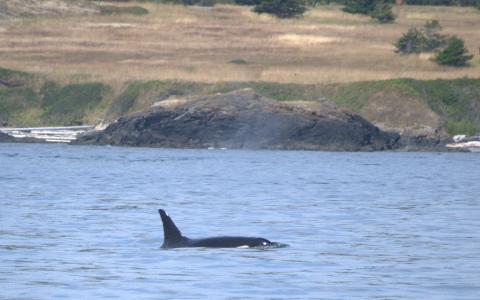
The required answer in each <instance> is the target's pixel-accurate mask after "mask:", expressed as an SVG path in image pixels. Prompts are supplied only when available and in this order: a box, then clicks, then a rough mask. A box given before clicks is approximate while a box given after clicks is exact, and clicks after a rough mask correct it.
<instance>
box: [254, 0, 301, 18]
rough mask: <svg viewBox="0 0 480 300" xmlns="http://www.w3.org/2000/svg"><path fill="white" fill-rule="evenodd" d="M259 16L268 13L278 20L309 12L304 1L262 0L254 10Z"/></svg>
mask: <svg viewBox="0 0 480 300" xmlns="http://www.w3.org/2000/svg"><path fill="white" fill-rule="evenodd" d="M253 11H254V12H256V13H259V14H263V13H267V14H271V15H274V16H276V17H278V18H293V17H297V16H301V15H303V14H304V13H305V11H307V8H306V6H305V2H304V1H303V0H262V1H261V2H260V3H259V4H258V5H256V6H255V7H254V8H253Z"/></svg>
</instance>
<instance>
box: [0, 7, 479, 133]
mask: <svg viewBox="0 0 480 300" xmlns="http://www.w3.org/2000/svg"><path fill="white" fill-rule="evenodd" d="M57 2H58V3H57ZM24 3H25V2H22V1H20V0H12V1H5V0H0V7H5V5H9V6H8V10H3V11H2V12H3V13H4V15H5V16H7V17H8V18H9V19H8V21H6V22H5V21H4V22H3V23H0V124H10V125H17V126H23V125H62V124H64V125H72V124H81V123H90V124H93V123H98V122H100V121H102V120H103V121H107V122H108V121H112V120H114V119H116V118H118V117H119V116H122V115H125V114H128V113H131V112H135V111H138V110H142V109H145V108H148V107H150V106H151V105H153V104H154V103H155V102H157V101H162V100H165V99H169V100H171V101H175V100H172V99H179V98H180V99H183V98H189V97H194V96H196V95H207V94H212V93H217V92H228V91H232V90H235V89H239V88H246V87H249V88H253V89H255V90H256V91H257V92H259V93H261V94H263V95H265V96H268V97H271V98H273V99H277V100H279V101H322V102H328V103H333V104H334V105H337V106H339V107H341V108H344V109H348V110H351V111H354V112H358V113H360V114H361V115H363V116H364V117H365V118H367V119H368V120H370V121H373V122H375V123H376V124H378V125H379V126H382V127H384V128H387V129H398V130H405V129H408V130H417V129H422V128H430V129H433V130H435V129H438V128H440V130H445V131H447V132H448V133H450V134H457V133H467V134H473V133H476V132H478V131H479V130H480V119H479V118H480V58H479V56H478V46H479V45H480V31H479V30H477V28H478V25H480V11H479V10H476V9H473V8H468V7H424V6H402V7H395V13H396V14H397V15H398V18H397V21H396V23H395V24H389V25H379V24H378V23H376V22H374V21H373V20H371V19H370V18H368V17H362V16H358V15H350V14H346V13H344V12H342V11H341V7H340V6H335V5H330V6H319V7H318V8H315V9H312V10H310V11H309V12H308V13H307V14H306V16H305V17H304V18H300V19H293V20H279V19H276V18H273V17H270V16H267V15H257V14H254V13H252V12H251V11H250V10H249V8H247V7H242V6H232V5H217V6H215V7H214V8H211V9H210V8H199V7H184V6H181V5H165V4H159V3H152V2H128V3H124V2H105V1H102V2H97V3H96V4H95V5H96V6H95V5H93V4H92V2H85V1H80V2H79V1H67V2H65V1H63V0H52V1H48V2H45V1H39V0H32V1H29V2H28V3H30V4H32V6H28V5H23V4H24ZM54 3H57V4H58V5H57V4H55V5H53V4H54ZM60 3H66V4H65V5H66V6H65V5H63V6H62V5H60ZM34 4H35V5H34ZM2 5H3V6H2ZM98 6H100V7H101V8H98ZM53 7H56V8H55V9H56V10H54V11H53V12H52V11H50V10H49V9H50V8H53ZM19 9H20V10H19ZM25 9H30V11H29V12H23V13H22V10H25ZM62 9H63V10H62ZM62 11H63V12H62ZM65 11H66V12H67V13H66V14H65V13H64V12H65ZM5 12H8V14H7V13H5ZM21 15H27V16H30V17H22V18H19V16H21ZM31 15H36V17H31ZM1 17H2V16H0V18H1ZM12 17H15V18H12ZM432 19H437V20H439V21H440V23H441V25H442V26H443V28H444V33H445V34H457V35H459V36H461V37H462V38H464V39H465V42H466V46H467V47H468V48H469V50H470V52H471V53H472V54H475V57H474V59H473V61H472V66H471V67H468V68H460V69H457V68H451V67H441V66H438V65H437V64H435V63H434V62H432V61H431V60H430V59H429V58H430V57H429V56H428V55H424V54H422V55H411V56H401V55H398V54H396V53H394V51H393V50H394V47H393V43H394V42H395V41H396V40H397V39H398V38H399V37H400V36H401V34H402V33H403V32H405V31H407V30H408V28H410V27H411V26H419V25H423V24H424V23H425V22H426V21H429V20H432ZM12 70H19V71H12ZM404 78H410V79H404ZM467 78H477V79H467ZM307 103H308V102H307Z"/></svg>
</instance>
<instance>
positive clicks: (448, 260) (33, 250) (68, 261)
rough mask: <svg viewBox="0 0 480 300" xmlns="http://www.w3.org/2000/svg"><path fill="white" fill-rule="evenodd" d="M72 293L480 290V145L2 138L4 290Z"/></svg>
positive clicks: (153, 295) (146, 295)
mask: <svg viewBox="0 0 480 300" xmlns="http://www.w3.org/2000/svg"><path fill="white" fill-rule="evenodd" d="M158 208H164V209H166V210H167V212H168V213H169V214H170V216H171V217H172V218H173V220H174V221H175V222H176V223H177V225H178V226H179V227H180V229H181V230H182V232H183V234H184V235H186V236H190V237H207V236H215V235H247V236H262V237H265V238H267V239H270V240H273V241H277V242H282V243H288V244H290V247H288V248H280V249H271V250H254V249H200V248H190V249H175V250H162V249H160V246H161V244H162V241H163V232H162V225H161V222H160V219H159V216H158V214H157V209H158ZM64 298H71V299H107V298H115V299H206V298H209V299H449V300H450V299H472V300H473V299H475V300H478V299H480V155H478V154H468V153H328V152H301V151H290V152H289V151H230V150H227V151H222V150H162V149H145V148H115V147H83V146H66V145H27V144H0V299H64Z"/></svg>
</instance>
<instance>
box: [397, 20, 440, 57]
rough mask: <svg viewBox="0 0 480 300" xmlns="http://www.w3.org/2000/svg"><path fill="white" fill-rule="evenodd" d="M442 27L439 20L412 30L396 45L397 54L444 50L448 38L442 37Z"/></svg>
mask: <svg viewBox="0 0 480 300" xmlns="http://www.w3.org/2000/svg"><path fill="white" fill-rule="evenodd" d="M441 30H442V27H441V26H440V23H439V22H438V21H437V20H433V21H430V22H427V23H426V24H425V25H423V27H421V28H410V29H409V30H408V31H407V32H406V33H405V34H403V35H402V37H401V38H400V39H399V40H398V41H397V42H396V43H395V47H396V48H397V50H396V52H399V53H402V54H412V53H421V52H432V51H435V50H437V49H439V48H442V47H444V46H445V45H446V43H447V36H446V35H442V34H441V33H440V31H441Z"/></svg>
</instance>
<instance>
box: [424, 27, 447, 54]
mask: <svg viewBox="0 0 480 300" xmlns="http://www.w3.org/2000/svg"><path fill="white" fill-rule="evenodd" d="M441 30H442V26H440V23H439V22H438V21H437V20H432V21H429V22H427V23H425V25H423V33H424V34H425V38H426V44H425V47H424V50H425V51H434V50H436V49H439V48H442V47H444V46H445V45H446V44H447V36H446V35H443V34H440V31H441Z"/></svg>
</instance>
